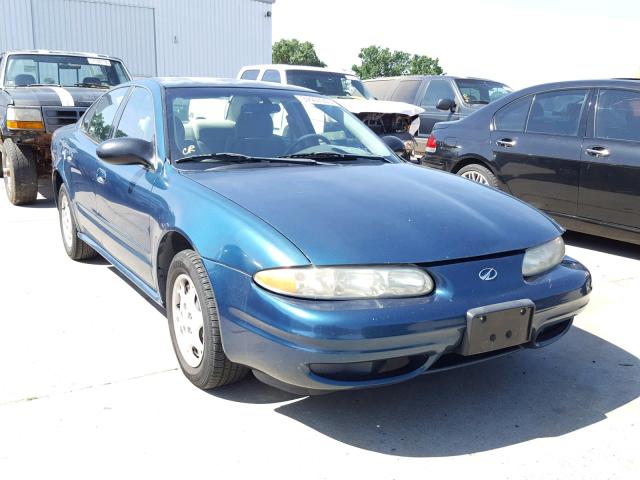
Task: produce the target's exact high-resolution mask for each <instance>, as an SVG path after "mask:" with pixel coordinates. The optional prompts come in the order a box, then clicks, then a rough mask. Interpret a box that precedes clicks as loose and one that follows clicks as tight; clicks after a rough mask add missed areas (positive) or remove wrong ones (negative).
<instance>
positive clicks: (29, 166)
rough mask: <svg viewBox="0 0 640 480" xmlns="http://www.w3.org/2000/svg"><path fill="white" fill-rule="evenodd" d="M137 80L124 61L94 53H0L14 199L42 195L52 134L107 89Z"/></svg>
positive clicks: (0, 126)
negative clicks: (40, 184) (40, 180)
mask: <svg viewBox="0 0 640 480" xmlns="http://www.w3.org/2000/svg"><path fill="white" fill-rule="evenodd" d="M130 79H131V78H130V76H129V73H128V72H127V69H126V68H125V66H124V65H123V63H122V62H121V61H120V60H119V59H117V58H113V57H107V56H104V55H97V54H93V53H71V52H57V51H56V52H53V51H43V50H37V51H13V52H4V53H0V157H1V159H2V176H4V183H5V189H6V192H7V196H8V197H9V201H10V202H11V203H13V204H14V205H24V204H28V203H32V202H33V201H35V199H36V197H37V195H38V177H41V176H45V175H48V174H50V172H51V152H50V148H49V147H50V143H51V134H52V133H53V132H54V131H55V130H56V129H57V128H58V127H61V126H63V125H68V124H70V123H75V122H76V121H77V120H78V119H79V118H80V117H81V116H82V114H83V113H84V111H85V110H86V109H87V108H88V107H89V106H90V105H91V104H92V103H93V102H94V101H95V100H96V99H97V98H98V97H99V96H100V95H102V94H103V93H104V92H105V91H106V90H108V89H109V88H111V87H113V86H115V85H118V84H120V83H123V82H127V81H129V80H130Z"/></svg>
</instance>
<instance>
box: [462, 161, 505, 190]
mask: <svg viewBox="0 0 640 480" xmlns="http://www.w3.org/2000/svg"><path fill="white" fill-rule="evenodd" d="M458 175H460V176H461V177H464V178H466V179H467V180H471V181H472V182H476V183H480V184H482V185H488V186H490V187H493V188H498V179H497V178H496V176H495V175H494V174H493V172H492V171H491V170H489V169H488V168H487V167H485V166H483V165H479V164H477V163H472V164H471V165H467V166H466V167H462V168H461V169H460V171H459V172H458Z"/></svg>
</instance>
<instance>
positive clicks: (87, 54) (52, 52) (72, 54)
mask: <svg viewBox="0 0 640 480" xmlns="http://www.w3.org/2000/svg"><path fill="white" fill-rule="evenodd" d="M0 55H7V56H9V55H66V56H70V57H92V58H105V59H108V60H117V61H119V62H121V61H122V60H120V59H119V58H118V57H112V56H111V55H102V54H100V53H94V52H66V51H64V50H7V51H6V52H1V53H0Z"/></svg>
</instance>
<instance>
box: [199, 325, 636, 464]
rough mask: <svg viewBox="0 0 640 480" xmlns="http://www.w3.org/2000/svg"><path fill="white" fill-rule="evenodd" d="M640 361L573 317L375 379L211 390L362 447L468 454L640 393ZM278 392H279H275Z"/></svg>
mask: <svg viewBox="0 0 640 480" xmlns="http://www.w3.org/2000/svg"><path fill="white" fill-rule="evenodd" d="M639 369H640V361H639V359H638V358H637V357H635V356H634V355H632V354H630V353H629V352H626V351H625V350H623V349H621V348H619V347H617V346H615V345H613V344H611V343H609V342H607V341H605V340H603V339H602V338H599V337H597V336H595V335H592V334H590V333H588V332H586V331H584V330H581V329H580V328H577V327H574V328H573V329H572V330H571V331H570V332H569V333H568V334H567V335H566V336H565V337H564V338H563V339H561V340H560V341H559V342H558V343H556V344H554V345H551V346H549V347H547V348H545V349H542V350H527V351H523V352H519V353H517V354H514V355H512V356H509V357H503V358H499V359H496V360H493V361H489V362H486V363H484V364H478V365H474V366H469V367H466V368H462V369H458V370H453V371H449V372H441V373H434V374H430V375H424V376H422V377H420V378H417V379H414V380H413V381H411V382H407V383H403V384H399V385H395V386H390V387H385V388H380V389H375V390H360V391H351V392H343V393H334V394H330V395H324V396H316V397H298V398H299V400H297V401H295V398H296V397H295V396H292V395H289V394H285V393H279V392H278V391H277V390H274V389H272V388H271V387H267V386H266V385H265V386H261V385H260V384H259V383H258V382H257V381H256V380H252V381H250V382H243V383H240V384H238V385H235V386H229V387H226V388H225V389H220V390H215V391H212V392H211V393H212V395H215V396H217V397H221V398H225V399H229V400H234V401H239V402H246V403H269V401H273V402H274V403H275V402H282V401H285V400H291V399H294V401H291V402H289V403H286V404H284V405H279V406H277V407H276V408H275V409H274V411H275V412H277V413H279V414H281V415H285V416H287V417H289V418H291V419H294V420H297V421H298V422H301V423H303V424H304V425H307V426H308V427H310V428H313V429H315V430H317V431H318V432H320V433H323V434H324V435H327V436H329V437H331V438H333V439H335V440H337V441H340V442H343V443H346V444H349V445H352V446H354V447H358V448H362V449H366V450H370V451H373V452H378V453H385V454H390V455H400V456H406V457H440V456H452V455H466V454H470V453H476V452H482V451H486V450H491V449H495V448H500V447H505V446H508V445H513V444H518V443H521V442H526V441H528V440H532V439H536V438H544V437H555V436H560V435H564V434H567V433H570V432H573V431H575V430H578V429H581V428H584V427H587V426H589V425H591V424H594V423H597V422H599V421H601V420H603V419H605V418H606V416H607V414H608V413H609V412H611V411H613V410H615V409H616V408H618V407H620V406H622V405H625V404H626V403H628V402H631V401H632V400H634V399H636V398H637V397H638V396H639V395H640V375H639V373H640V370H639ZM274 392H278V393H274Z"/></svg>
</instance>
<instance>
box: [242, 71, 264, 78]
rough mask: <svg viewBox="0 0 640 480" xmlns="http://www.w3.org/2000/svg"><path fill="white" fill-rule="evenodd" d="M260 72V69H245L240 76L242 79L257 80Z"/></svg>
mask: <svg viewBox="0 0 640 480" xmlns="http://www.w3.org/2000/svg"><path fill="white" fill-rule="evenodd" d="M259 73H260V70H245V71H244V72H242V75H241V76H240V78H241V79H242V80H257V79H258V74H259Z"/></svg>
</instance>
